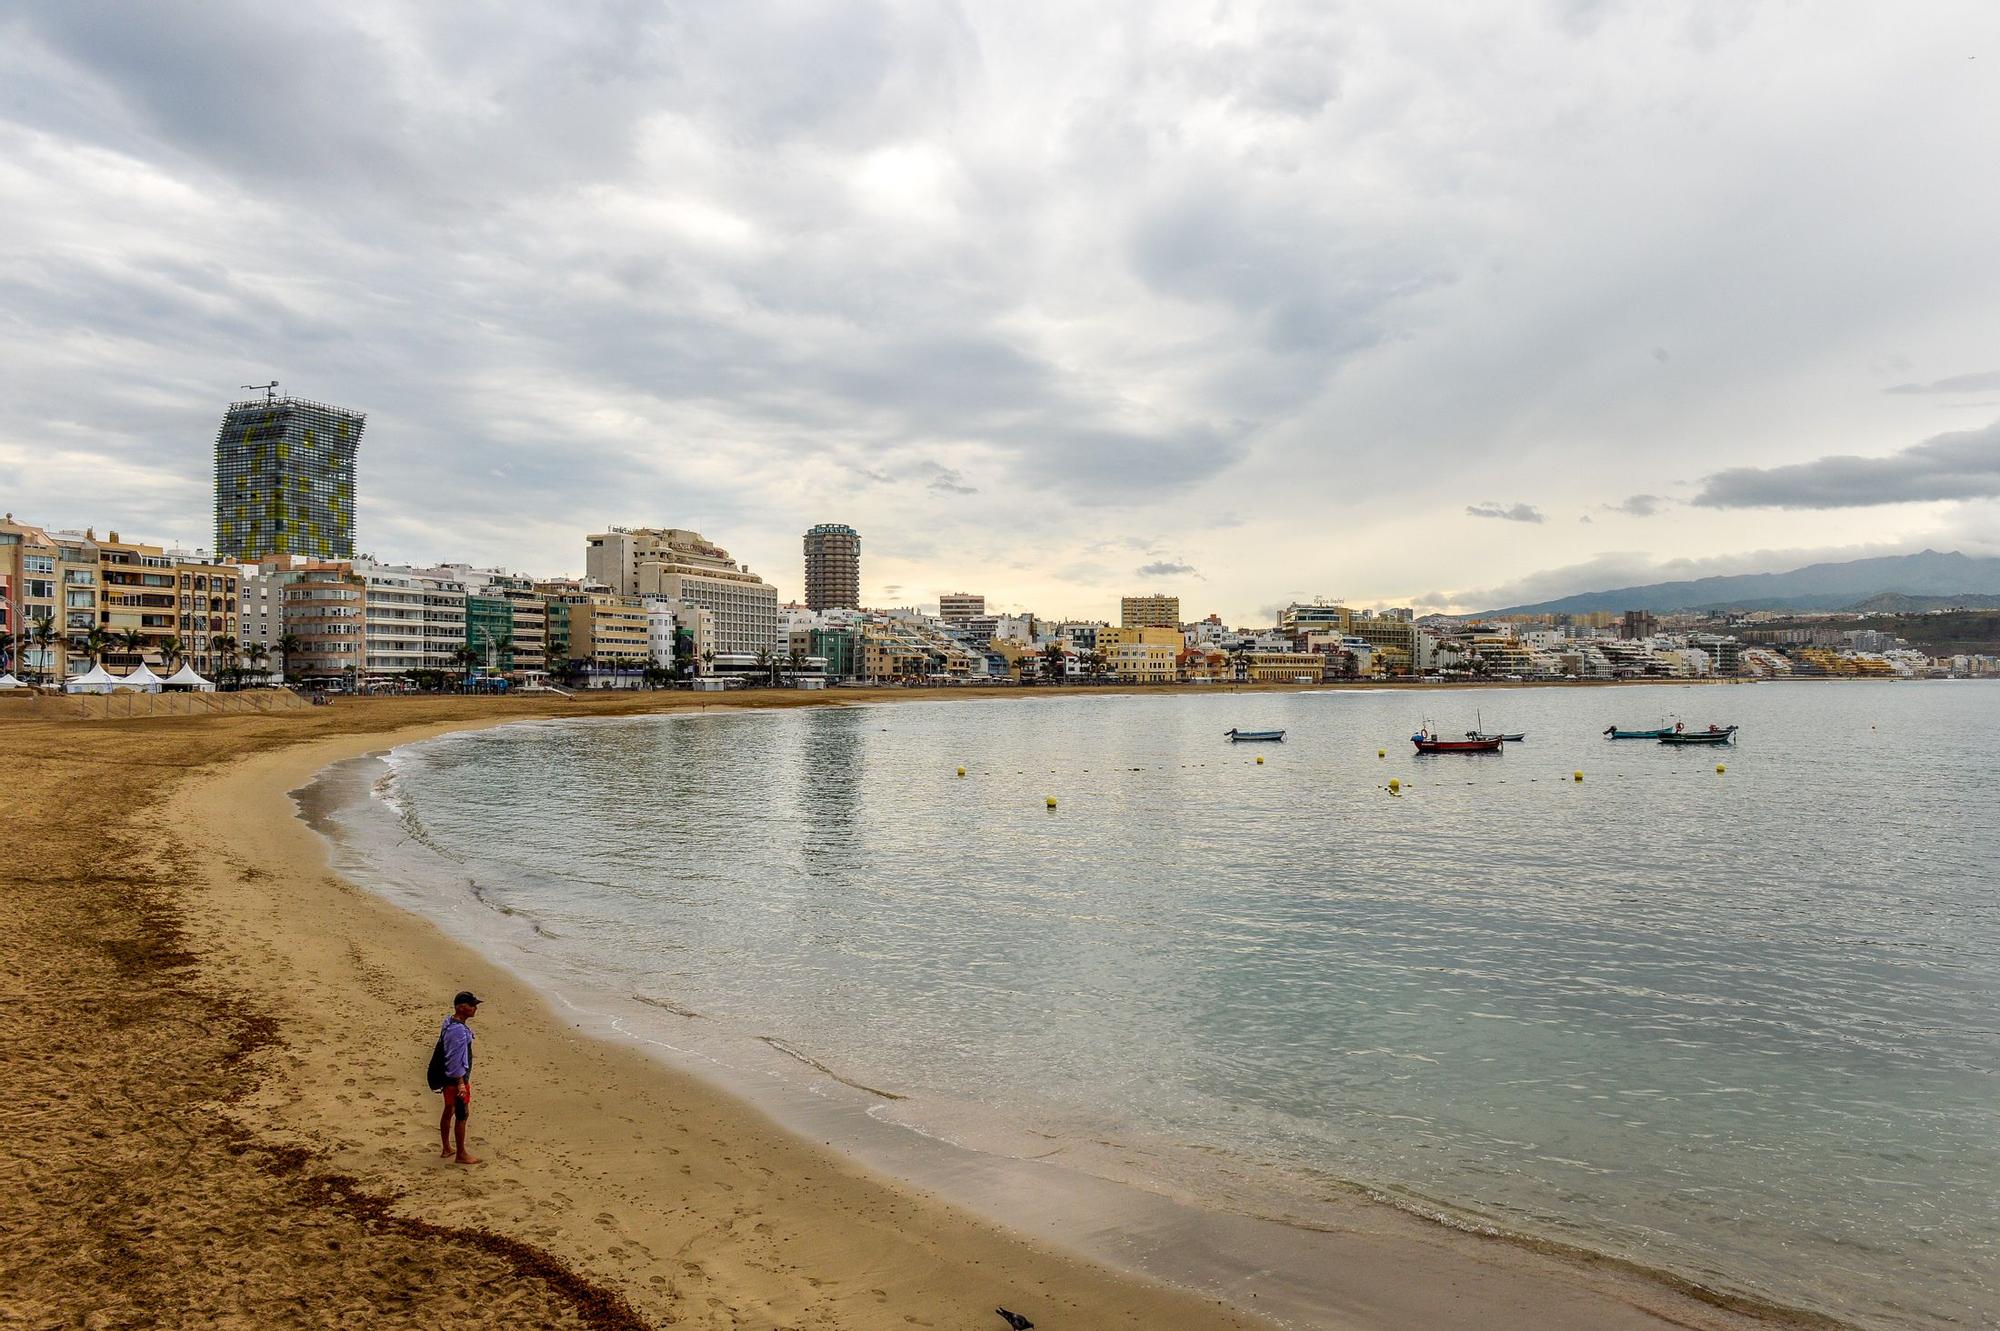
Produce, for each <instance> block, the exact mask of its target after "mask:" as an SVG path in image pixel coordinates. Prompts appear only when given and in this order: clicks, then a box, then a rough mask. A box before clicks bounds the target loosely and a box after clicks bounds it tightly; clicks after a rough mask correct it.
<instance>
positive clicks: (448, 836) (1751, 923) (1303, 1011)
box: [383, 683, 2000, 1327]
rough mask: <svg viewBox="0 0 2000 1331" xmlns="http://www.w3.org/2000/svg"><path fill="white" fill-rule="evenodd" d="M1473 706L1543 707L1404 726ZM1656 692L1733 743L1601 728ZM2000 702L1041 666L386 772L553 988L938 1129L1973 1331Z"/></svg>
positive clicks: (1986, 1285)
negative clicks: (1204, 683)
mask: <svg viewBox="0 0 2000 1331" xmlns="http://www.w3.org/2000/svg"><path fill="white" fill-rule="evenodd" d="M1479 711H1483V720H1484V723H1485V725H1486V726H1487V727H1488V728H1489V729H1501V728H1505V729H1507V730H1525V731H1527V732H1528V739H1527V741H1526V742H1525V743H1524V744H1521V745H1519V746H1509V748H1508V750H1507V751H1506V752H1505V753H1503V754H1499V755H1493V756H1470V757H1461V756H1450V757H1446V756H1439V757H1418V756H1416V755H1414V754H1413V753H1411V752H1410V744H1409V742H1408V736H1409V734H1410V732H1411V730H1412V729H1414V728H1415V727H1416V726H1417V725H1418V724H1419V723H1421V722H1422V721H1424V720H1425V719H1426V718H1427V717H1428V718H1431V719H1434V720H1435V721H1436V722H1437V724H1438V726H1439V727H1440V728H1441V729H1444V730H1446V731H1447V732H1455V731H1457V730H1462V729H1466V728H1469V727H1470V726H1471V725H1472V724H1473V722H1474V719H1475V715H1476V712H1479ZM1669 715H1679V716H1682V717H1684V718H1685V719H1686V720H1687V721H1688V723H1689V724H1690V725H1702V724H1706V723H1707V722H1709V721H1711V720H1725V721H1733V722H1737V723H1739V724H1741V725H1742V726H1743V733H1742V737H1741V742H1740V743H1739V744H1738V745H1737V746H1736V747H1735V748H1733V749H1727V750H1720V751H1702V750H1693V749H1690V750H1674V749H1669V748H1667V747H1665V746H1662V745H1659V744H1655V743H1649V742H1634V741H1628V742H1616V743H1615V742H1612V741H1608V740H1605V739H1602V738H1600V737H1599V732H1600V731H1601V730H1602V729H1603V728H1604V727H1605V726H1606V725H1608V724H1610V723H1612V722H1617V723H1620V724H1622V725H1628V726H1636V725H1641V724H1654V723H1657V722H1658V721H1659V720H1660V719H1661V718H1663V717H1666V716H1669ZM1996 722H2000V686H1995V685H1990V684H1984V683H1937V684H1881V685H1871V684H1834V685H1828V684H1818V685H1814V684H1797V685H1776V684H1773V685H1758V686H1750V687H1705V688H1684V687H1673V686H1662V687H1658V688H1629V689H1620V690H1615V691H1614V690H1565V689H1540V690H1510V691H1504V692H1501V691H1485V692H1479V693H1474V692H1470V691H1456V692H1441V691H1429V692H1425V693H1423V694H1421V695H1414V694H1408V693H1390V692H1374V693H1344V694H1327V693H1317V694H1289V695H1282V696H1276V695H1261V696H1232V695H1226V694H1223V695H1216V696H1196V697H1188V696H1175V697H1145V696H1138V697H1131V696H1103V697H1086V698H1051V699H1035V698H1029V697H1024V698H1022V699H1020V700H1018V701H1015V700H1007V701H999V702H971V703H945V704H937V705H923V704H916V705H896V706H889V707H859V708H841V709H834V708H828V709H815V710H810V711H793V712H783V713H761V714H750V713H737V714H723V715H709V716H703V717H693V718H649V719H633V720H623V721H616V722H589V723H552V724H536V725H528V726H518V727H510V728H506V729H503V730H500V731H493V732H486V733H481V734H473V735H463V736H454V737H447V738H444V739H440V740H436V741H431V742H427V743H424V744H421V745H417V746H413V747H411V748H408V749H404V750H400V751H398V753H397V754H396V755H394V757H393V758H392V764H393V767H394V771H395V776H394V779H393V781H392V782H390V783H388V784H387V786H386V788H385V790H384V792H383V793H384V795H385V796H386V797H387V798H388V799H389V800H390V801H391V802H392V803H393V805H394V806H395V807H396V809H397V810H398V811H399V813H400V816H401V817H402V819H403V822H404V826H405V827H406V828H407V829H409V831H410V832H411V833H413V834H414V835H415V836H416V837H418V838H419V839H421V840H422V841H424V842H427V843H428V844H429V845H430V846H432V847H434V848H435V849H437V850H438V851H441V852H443V853H444V854H446V855H448V856H449V857H450V858H451V859H453V860H455V861H457V862H458V863H459V864H460V865H462V866H463V868H464V874H465V878H464V879H459V880H455V881H453V882H451V883H440V884H438V885H437V886H436V889H435V890H437V891H439V892H454V893H458V894H460V895H464V893H465V882H466V881H467V880H470V881H471V882H473V883H475V884H476V885H477V890H478V897H479V899H480V900H481V901H482V902H484V903H485V905H486V906H488V907H493V908H498V909H501V910H505V911H510V912H516V913H518V914H519V915H521V916H524V917H526V918H528V919H531V920H532V921H534V922H535V924H536V926H537V928H538V930H539V933H538V935H537V936H536V939H535V942H534V944H533V949H534V950H535V951H536V952H537V953H538V954H540V955H541V956H542V957H543V958H544V959H545V960H546V961H547V963H548V965H549V967H550V968H551V973H552V974H556V973H560V974H565V975H570V976H576V975H591V976H595V977H599V978H601V979H602V980H603V981H604V982H605V984H606V985H607V986H609V987H615V988H619V989H622V990H625V991H629V992H632V993H640V994H645V995H650V996H652V997H653V998H654V999H655V1000H657V1001H661V1002H665V1003H669V1004H672V1005H674V1006H677V1007H682V1008H685V1009H688V1010H692V1011H698V1012H700V1013H701V1014H703V1016H704V1017H705V1018H707V1019H708V1020H709V1021H710V1022H715V1023H721V1024H722V1025H723V1026H724V1027H732V1028H734V1029H738V1030H741V1031H743V1032H745V1033H754V1034H756V1035H759V1036H770V1037H774V1038H776V1039H779V1040H781V1041H782V1042H783V1043H784V1044H785V1045H786V1046H788V1047H789V1048H791V1049H793V1050H796V1051H799V1052H801V1053H803V1054H805V1055H807V1056H809V1057H811V1058H812V1059H814V1060H816V1061H817V1062H820V1063H822V1064H824V1065H825V1066H827V1067H828V1068H831V1069H836V1070H837V1071H838V1072H839V1073H840V1074H841V1075H842V1076H844V1077H847V1078H850V1079H852V1080H854V1081H857V1082H860V1083H864V1084H866V1085H869V1086H873V1087H880V1088H884V1089H893V1090H894V1091H895V1092H897V1093H899V1094H901V1095H905V1096H908V1097H910V1099H909V1101H908V1102H907V1103H908V1104H909V1105H911V1106H915V1107H916V1108H913V1109H910V1110H908V1111H906V1112H909V1113H910V1114H912V1115H915V1116H917V1117H922V1116H923V1115H926V1114H927V1115H930V1116H931V1119H932V1122H931V1123H930V1124H929V1125H928V1126H929V1127H930V1128H932V1129H939V1128H942V1129H944V1130H949V1128H950V1124H949V1122H948V1121H947V1120H950V1119H951V1118H952V1117H953V1116H954V1115H962V1116H964V1118H965V1119H966V1122H967V1124H968V1125H972V1124H975V1121H980V1120H982V1116H983V1121H984V1122H985V1123H986V1125H987V1126H989V1127H990V1126H992V1125H993V1124H994V1123H996V1122H998V1121H1000V1120H1007V1121H1012V1122H1014V1123H1015V1124H1017V1125H1018V1126H1021V1127H1023V1128H1027V1129H1032V1130H1034V1131H1036V1132H1039V1133H1044V1134H1046V1135H1047V1136H1048V1137H1049V1138H1050V1139H1059V1138H1061V1137H1063V1136H1064V1135H1071V1136H1077V1137H1085V1136H1088V1137H1091V1138H1092V1139H1096V1140H1121V1139H1122V1140H1125V1141H1129V1142H1131V1143H1135V1144H1139V1145H1140V1146H1142V1147H1143V1149H1135V1151H1134V1153H1133V1154H1132V1156H1131V1157H1130V1158H1131V1159H1134V1160H1138V1161H1140V1162H1141V1163H1140V1164H1139V1165H1138V1166H1137V1168H1138V1169H1139V1170H1140V1172H1142V1173H1143V1172H1144V1171H1145V1170H1148V1169H1151V1170H1157V1171H1158V1172H1159V1173H1160V1175H1161V1176H1162V1181H1165V1182H1170V1183H1171V1184H1172V1186H1174V1187H1175V1188H1177V1189H1181V1190H1184V1191H1188V1192H1192V1193H1194V1194H1196V1195H1201V1194H1203V1193H1204V1192H1205V1191H1210V1190H1212V1191H1213V1193H1214V1195H1216V1196H1217V1197H1218V1198H1223V1197H1225V1196H1226V1200H1227V1201H1228V1203H1229V1204H1231V1205H1235V1206H1249V1207H1253V1208H1261V1209H1264V1210H1266V1211H1267V1212H1268V1213H1269V1214H1273V1215H1279V1216H1294V1217H1299V1216H1306V1217H1309V1216H1310V1213H1311V1202H1312V1198H1313V1197H1314V1196H1315V1195H1324V1194H1326V1193H1328V1192H1331V1191H1337V1190H1338V1189H1339V1186H1340V1184H1341V1183H1342V1182H1343V1181H1345V1182H1353V1183H1359V1184H1361V1185H1363V1186H1365V1187H1367V1188H1369V1189H1372V1190H1375V1191H1378V1192H1380V1193H1381V1194H1383V1195H1385V1196H1388V1197H1391V1198H1395V1199H1398V1200H1399V1201H1401V1202H1403V1203H1405V1204H1407V1205H1410V1206H1411V1207H1413V1208H1415V1209H1426V1210H1432V1211H1436V1212H1440V1213H1444V1214H1448V1215H1450V1216H1453V1217H1456V1218H1458V1219H1459V1220H1461V1221H1468V1222H1471V1223H1476V1224H1489V1225H1493V1226H1497V1227H1500V1228H1503V1229H1507V1230H1511V1231H1515V1232H1519V1233H1523V1234H1529V1235H1535V1236H1541V1237H1545V1238H1550V1239H1555V1240H1560V1241H1564V1242H1570V1243H1578V1244H1582V1245H1585V1246H1588V1247H1590V1248H1593V1249H1597V1250H1601V1251H1608V1252H1611V1253H1615V1254H1618V1255H1621V1256H1625V1257H1629V1258H1632V1259H1634V1260H1637V1261H1639V1262H1642V1263H1644V1264H1646V1265H1649V1266H1653V1267H1657V1268H1662V1269H1666V1270H1670V1271H1673V1272H1676V1273H1679V1274H1682V1275H1685V1276H1689V1277H1691V1278H1694V1279H1696V1280H1699V1281H1701V1282H1703V1283H1706V1284H1710V1285H1715V1286H1721V1287H1725V1288H1729V1289H1734V1290H1740V1291H1751V1292H1755V1293H1758V1294H1761V1295H1764V1296H1768V1297H1771V1298H1774V1299H1777V1300H1780V1301H1783V1302H1785V1303H1789V1304H1793V1305H1797V1306H1802V1307H1806V1308H1811V1309H1816V1310H1820V1311H1824V1312H1828V1313H1832V1314H1835V1315H1837V1316H1839V1317H1842V1318H1844V1319H1848V1320H1851V1321H1853V1322H1856V1323H1859V1324H1862V1325H1866V1326H1872V1327H1939V1326H1950V1325H1986V1324H1989V1323H1990V1322H1991V1320H1992V1319H1994V1318H1995V1317H1996V1315H2000V1282H1996V1274H2000V1246H1997V1245H2000V1078H1996V1069H2000V907H1997V906H1996V873H1995V868H1996V864H2000V830H1996V818H1995V815H1996V814H2000V795H1996V783H1995V777H1996V775H2000V763H1996V761H1995V756H1994V753H1995V751H1994V747H1993V741H1994V735H1995V734H1996ZM1231 726H1240V727H1243V728H1246V729H1250V728H1257V729H1262V728H1277V727H1283V728H1285V729H1287V730H1288V731H1289V732H1290V734H1289V737H1288V739H1287V741H1286V742H1285V743H1284V744H1283V745H1281V746H1280V745H1269V746H1264V745H1259V746H1237V747H1232V746H1231V745H1230V744H1228V743H1227V742H1226V741H1225V740H1224V739H1223V738H1222V736H1221V732H1222V731H1223V730H1226V729H1228V728H1229V727H1231ZM1378 749H1384V750H1386V751H1387V756H1386V757H1383V758H1378V757H1377V750H1378ZM1259 755H1261V756H1262V757H1263V758H1264V760H1265V761H1264V762H1263V763H1262V764H1261V765H1259V764H1258V763H1256V761H1255V759H1256V758H1257V757H1258V756H1259ZM1718 761H1720V762H1722V763H1725V764H1726V765H1727V769H1728V770H1727V772H1726V773H1725V774H1720V775H1718V774H1717V773H1716V771H1715V770H1714V769H1715V765H1716V763H1717V762H1718ZM961 765H962V766H964V767H965V768H966V769H967V775H966V776H965V777H964V778H963V779H960V778H958V777H957V776H956V775H955V774H954V773H955V769H956V768H957V767H959V766H961ZM1577 769H1581V770H1582V771H1583V773H1584V780H1583V782H1582V783H1581V784H1579V783H1577V782H1576V781H1574V780H1573V779H1572V776H1571V774H1572V772H1573V771H1574V770H1577ZM1392 776H1393V777H1396V778H1398V779H1399V780H1400V781H1401V782H1402V783H1403V784H1404V790H1403V793H1402V794H1401V795H1391V794H1390V793H1389V792H1388V791H1387V790H1386V785H1387V782H1388V779H1389V778H1390V777H1392ZM1051 795H1053V796H1055V797H1056V798H1057V799H1058V801H1059V807H1058V808H1057V809H1056V810H1055V811H1054V812H1051V811H1049V810H1048V809H1047V808H1046V807H1045V799H1046V797H1048V796H1051ZM663 1019H665V1018H664V1017H663ZM970 1130H972V1129H971V1128H970V1127H969V1128H968V1131H970Z"/></svg>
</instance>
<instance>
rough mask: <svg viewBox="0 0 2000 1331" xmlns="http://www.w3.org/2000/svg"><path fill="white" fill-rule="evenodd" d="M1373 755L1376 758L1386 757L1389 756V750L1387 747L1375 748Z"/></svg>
mask: <svg viewBox="0 0 2000 1331" xmlns="http://www.w3.org/2000/svg"><path fill="white" fill-rule="evenodd" d="M1375 756H1376V757H1377V758H1387V757H1388V756H1389V751H1388V750H1387V749H1377V750H1375Z"/></svg>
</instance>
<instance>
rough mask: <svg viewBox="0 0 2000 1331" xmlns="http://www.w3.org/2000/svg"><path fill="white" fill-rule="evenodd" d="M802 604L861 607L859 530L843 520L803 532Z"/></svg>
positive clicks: (843, 608)
mask: <svg viewBox="0 0 2000 1331" xmlns="http://www.w3.org/2000/svg"><path fill="white" fill-rule="evenodd" d="M806 605H807V606H809V607H811V608H812V609H814V610H836V609H839V610H857V609H859V608H860V607H861V533H860V532H857V531H856V530H854V528H852V527H850V526H848V525H847V524H846V523H844V522H822V523H820V524H819V525H818V526H816V527H813V528H812V529H811V530H809V531H808V532H806Z"/></svg>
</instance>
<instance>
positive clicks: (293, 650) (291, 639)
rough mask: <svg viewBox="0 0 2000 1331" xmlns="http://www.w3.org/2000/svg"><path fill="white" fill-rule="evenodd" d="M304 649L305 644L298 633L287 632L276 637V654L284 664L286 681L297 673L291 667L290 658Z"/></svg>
mask: <svg viewBox="0 0 2000 1331" xmlns="http://www.w3.org/2000/svg"><path fill="white" fill-rule="evenodd" d="M305 649H306V645H305V642H304V640H303V639H301V638H300V637H299V635H298V634H296V633H287V634H284V635H283V636H281V637H280V638H279V639H278V656H279V657H280V658H281V661H282V664H283V666H284V670H285V679H286V680H287V682H289V681H290V680H291V679H292V677H293V676H294V675H296V674H297V673H298V672H297V671H296V670H295V669H294V668H293V663H292V658H293V657H295V656H297V655H299V654H300V653H301V652H303V651H305Z"/></svg>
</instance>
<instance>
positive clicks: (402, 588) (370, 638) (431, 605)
mask: <svg viewBox="0 0 2000 1331" xmlns="http://www.w3.org/2000/svg"><path fill="white" fill-rule="evenodd" d="M353 567H354V571H355V573H356V575H358V576H359V577H360V578H361V580H362V583H363V588H364V594H363V597H362V669H363V672H364V673H365V674H367V675H368V676H370V677H375V678H381V677H387V676H395V675H406V674H408V673H410V672H411V671H413V670H453V669H456V668H457V660H456V657H457V653H458V651H459V649H460V648H462V647H463V646H465V584H464V583H463V582H462V581H460V580H459V579H458V578H457V576H455V574H452V573H450V572H449V571H444V570H425V569H414V568H409V567H405V566H402V565H395V564H376V563H370V562H367V561H356V562H355V564H354V565H353Z"/></svg>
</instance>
